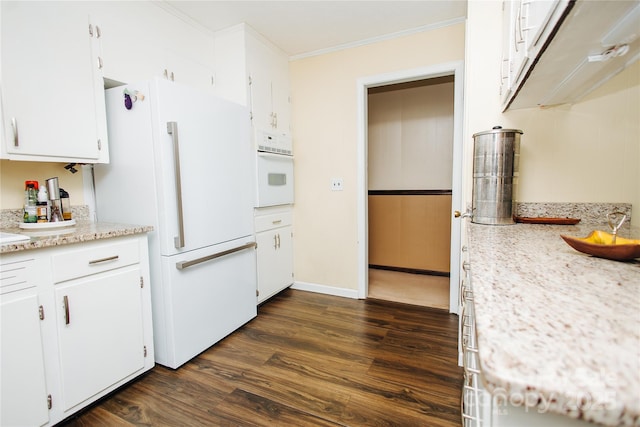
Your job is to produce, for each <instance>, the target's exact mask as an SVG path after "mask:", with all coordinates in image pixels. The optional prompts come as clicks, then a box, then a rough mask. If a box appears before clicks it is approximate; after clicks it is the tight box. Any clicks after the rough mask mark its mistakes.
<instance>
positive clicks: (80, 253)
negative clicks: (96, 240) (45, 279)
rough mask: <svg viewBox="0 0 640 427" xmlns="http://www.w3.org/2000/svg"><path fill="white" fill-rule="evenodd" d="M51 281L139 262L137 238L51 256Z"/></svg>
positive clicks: (74, 277)
mask: <svg viewBox="0 0 640 427" xmlns="http://www.w3.org/2000/svg"><path fill="white" fill-rule="evenodd" d="M51 262H52V269H53V282H54V283H60V282H64V281H66V280H71V279H76V278H78V277H84V276H88V275H90V274H96V273H101V272H103V271H108V270H113V269H116V268H120V267H124V266H127V265H132V264H137V263H139V262H140V253H139V246H138V241H137V240H130V241H126V242H117V243H104V244H100V245H98V246H94V247H90V248H83V249H78V250H73V251H68V252H64V253H61V254H59V255H54V256H52V260H51Z"/></svg>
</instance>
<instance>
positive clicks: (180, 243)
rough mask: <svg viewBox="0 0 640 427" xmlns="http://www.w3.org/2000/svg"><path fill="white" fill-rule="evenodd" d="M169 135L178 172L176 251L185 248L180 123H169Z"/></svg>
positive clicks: (174, 240)
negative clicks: (179, 138) (179, 141)
mask: <svg viewBox="0 0 640 427" xmlns="http://www.w3.org/2000/svg"><path fill="white" fill-rule="evenodd" d="M167 133H168V134H169V135H171V139H172V141H173V162H174V169H175V172H176V205H177V206H176V207H177V210H178V235H177V236H175V237H174V238H173V244H174V246H175V247H176V249H180V248H184V217H183V214H182V181H181V179H180V145H179V143H178V123H177V122H167Z"/></svg>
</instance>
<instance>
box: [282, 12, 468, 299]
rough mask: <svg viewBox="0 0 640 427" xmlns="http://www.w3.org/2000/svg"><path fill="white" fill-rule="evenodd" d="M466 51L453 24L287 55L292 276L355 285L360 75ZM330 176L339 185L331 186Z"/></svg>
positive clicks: (460, 32)
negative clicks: (293, 179)
mask: <svg viewBox="0 0 640 427" xmlns="http://www.w3.org/2000/svg"><path fill="white" fill-rule="evenodd" d="M463 57H464V25H463V24H457V25H452V26H449V27H445V28H440V29H436V30H433V31H429V32H424V33H418V34H413V35H409V36H405V37H400V38H396V39H393V40H387V41H383V42H379V43H375V44H370V45H365V46H361V47H357V48H352V49H346V50H342V51H338V52H333V53H329V54H325V55H320V56H314V57H309V58H305V59H300V60H296V61H293V62H291V65H290V72H291V73H290V75H291V98H292V101H291V102H292V123H293V124H292V135H293V140H294V154H295V174H296V194H295V197H296V201H295V205H294V224H295V225H294V226H295V231H294V238H295V250H296V252H295V261H294V263H295V265H294V270H295V279H296V281H297V282H306V283H312V284H319V285H325V286H333V287H338V288H346V289H352V290H356V289H357V286H358V278H357V272H358V270H357V267H358V265H357V248H358V241H357V192H356V183H357V91H356V88H357V86H356V82H357V80H358V79H359V78H361V77H367V76H372V75H378V74H382V73H387V72H395V71H400V70H406V69H411V68H419V67H424V66H429V65H435V64H441V63H449V62H452V61H459V60H461V59H463ZM332 178H342V179H343V183H344V191H331V190H330V182H331V179H332Z"/></svg>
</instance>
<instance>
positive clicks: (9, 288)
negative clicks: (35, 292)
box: [0, 260, 36, 294]
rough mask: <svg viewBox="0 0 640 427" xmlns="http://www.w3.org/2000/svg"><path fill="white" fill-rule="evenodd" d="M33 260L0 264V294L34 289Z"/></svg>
mask: <svg viewBox="0 0 640 427" xmlns="http://www.w3.org/2000/svg"><path fill="white" fill-rule="evenodd" d="M34 268H35V267H34V265H33V260H26V261H18V262H5V263H2V264H0V294H6V293H8V292H14V291H19V290H22V289H27V288H31V287H34V286H35V285H36V284H35V280H34V279H33V273H34Z"/></svg>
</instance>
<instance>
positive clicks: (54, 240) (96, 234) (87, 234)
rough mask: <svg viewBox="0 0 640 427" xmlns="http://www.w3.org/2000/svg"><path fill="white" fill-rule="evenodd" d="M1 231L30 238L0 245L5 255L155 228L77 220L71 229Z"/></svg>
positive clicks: (11, 229) (0, 250) (4, 228)
mask: <svg viewBox="0 0 640 427" xmlns="http://www.w3.org/2000/svg"><path fill="white" fill-rule="evenodd" d="M0 231H2V232H4V233H11V234H21V235H24V236H29V237H30V239H29V240H25V241H20V242H11V243H6V244H3V245H0V254H4V253H11V252H19V251H24V250H29V249H40V248H48V247H52V246H60V245H68V244H72V243H80V242H88V241H92V240H100V239H110V238H113V237H121V236H128V235H132V234H141V233H148V232H150V231H153V227H151V226H145V225H127V224H114V223H106V222H92V221H89V220H76V225H73V226H71V227H63V228H55V229H44V230H24V229H21V228H19V227H17V226H14V227H3V228H2V229H1V230H0Z"/></svg>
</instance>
